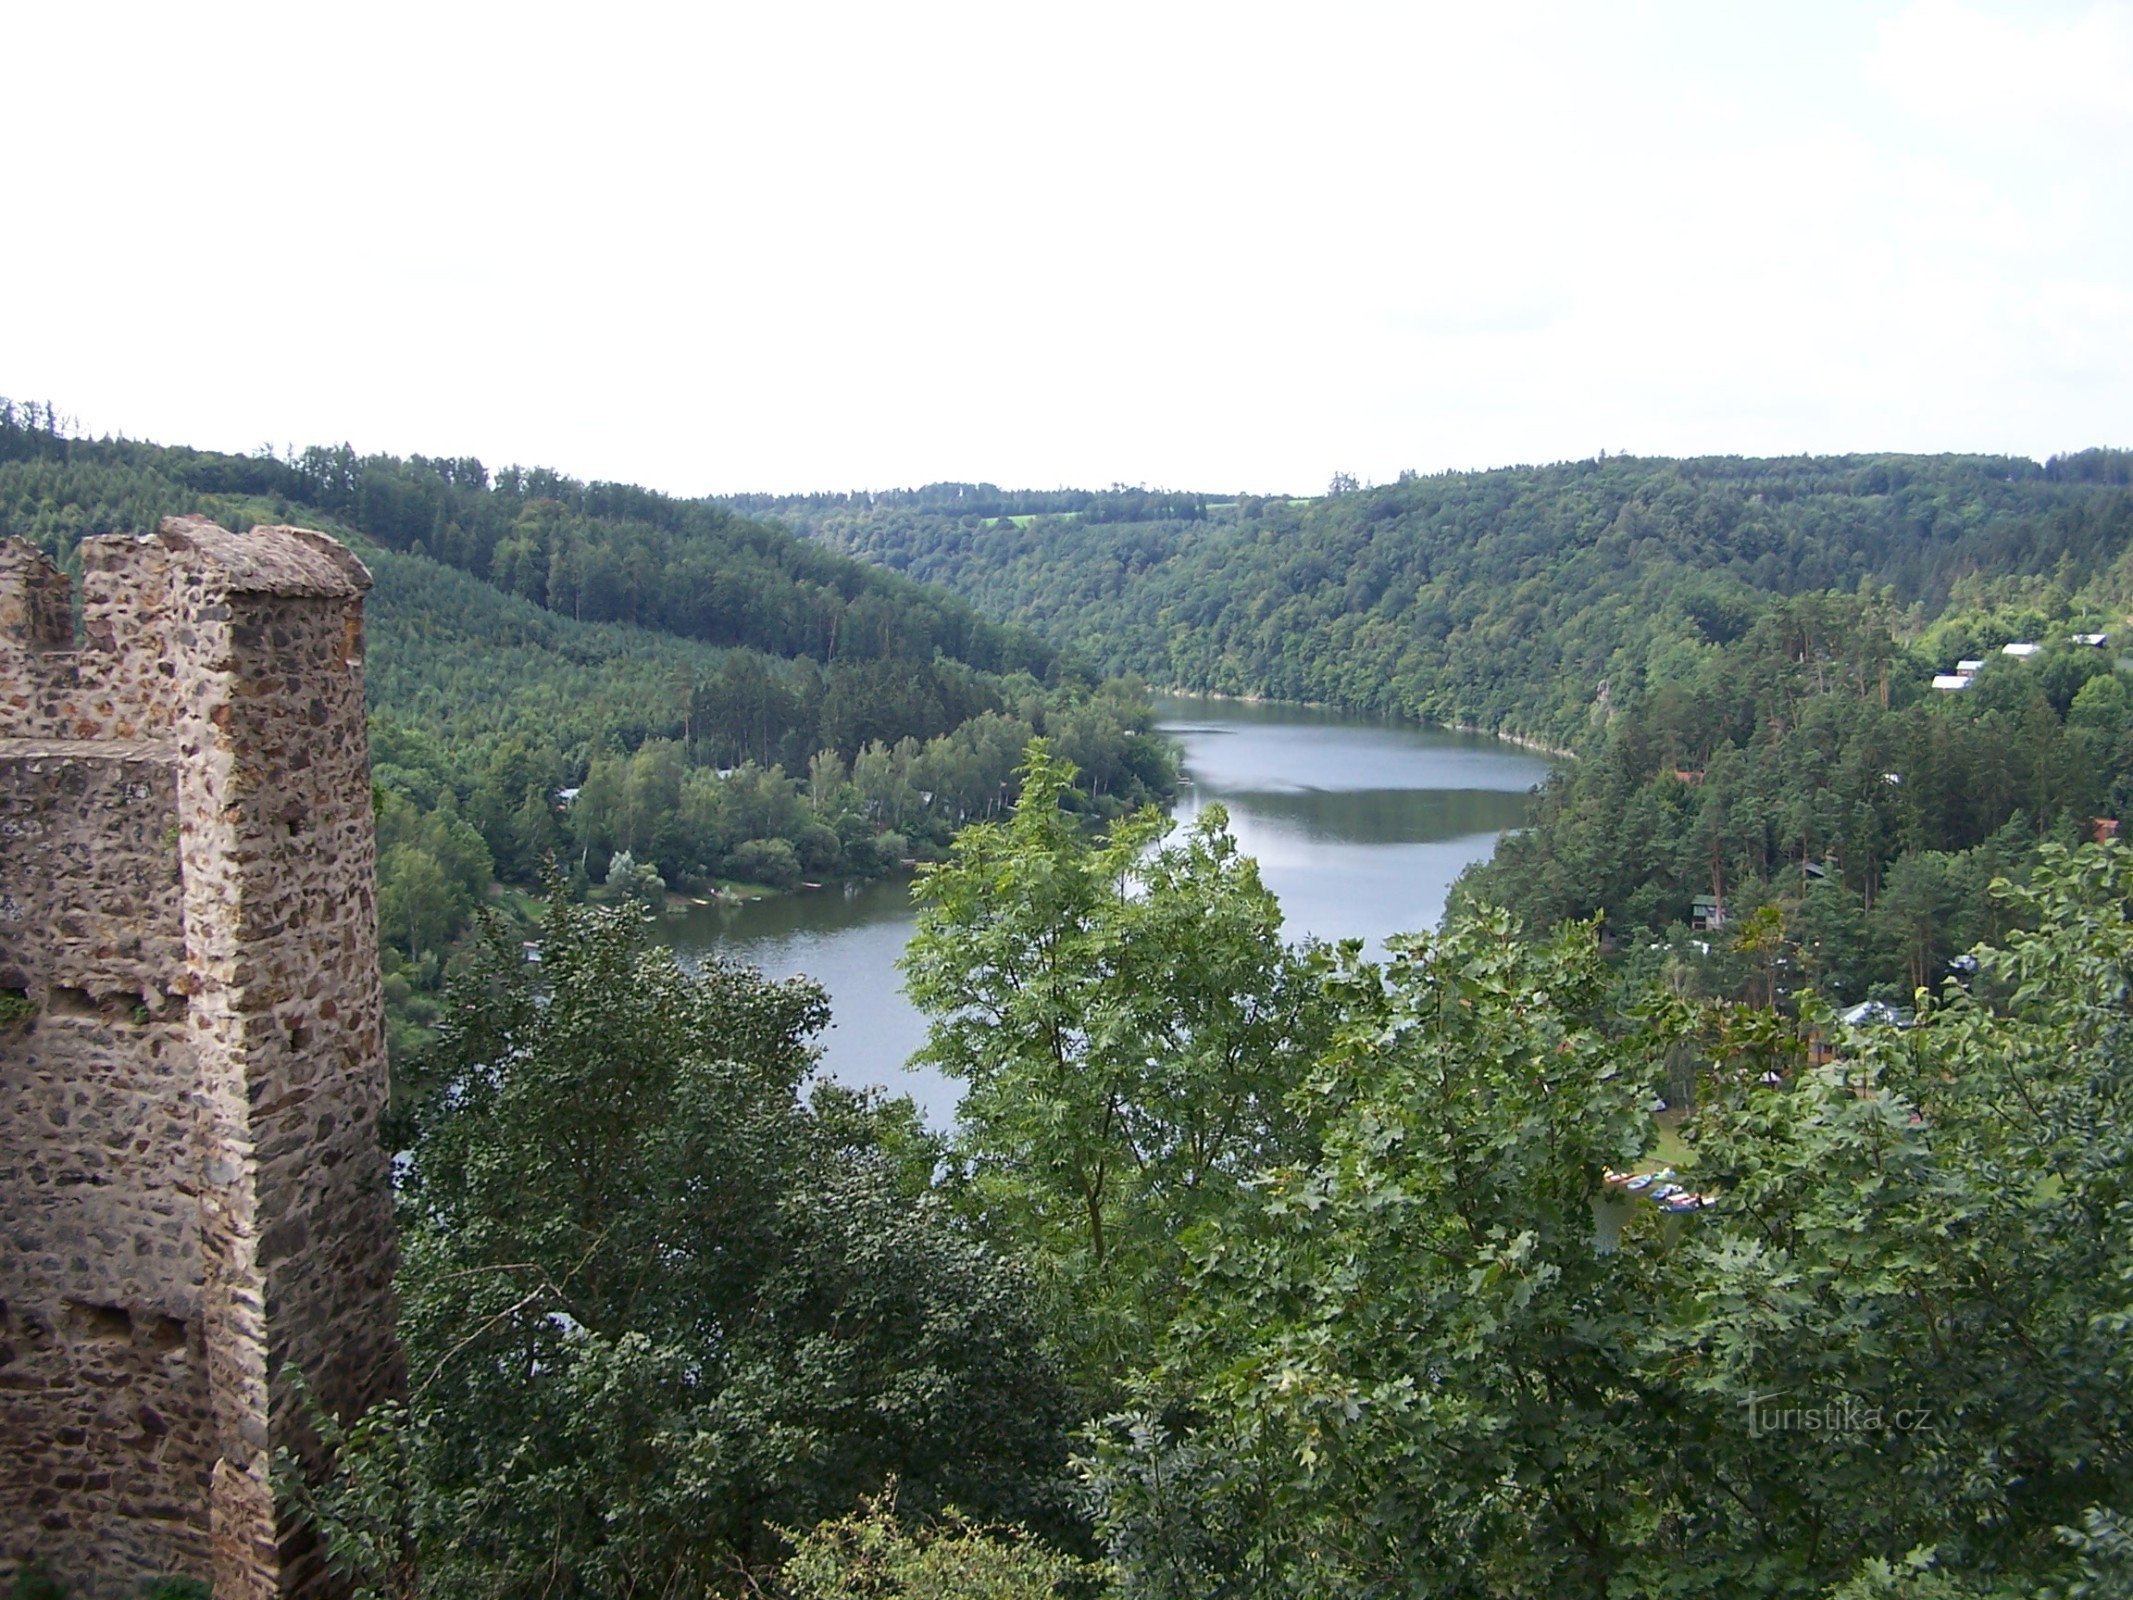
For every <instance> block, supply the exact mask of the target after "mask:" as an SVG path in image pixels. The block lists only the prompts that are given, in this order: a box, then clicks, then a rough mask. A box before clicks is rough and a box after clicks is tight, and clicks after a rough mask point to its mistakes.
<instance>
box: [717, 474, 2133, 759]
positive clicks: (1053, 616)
mask: <svg viewBox="0 0 2133 1600" xmlns="http://www.w3.org/2000/svg"><path fill="white" fill-rule="evenodd" d="M2129 483H2133V452H2125V451H2100V450H2097V451H2087V452H2083V453H2081V454H2078V455H2071V456H2064V457H2059V458H2055V459H2054V460H2052V461H2050V462H2049V463H2046V464H2044V465H2041V466H2040V465H2039V464H2038V463H2036V462H2033V461H2028V460H2023V459H2017V458H2008V457H1976V456H1844V457H1822V458H1791V459H1773V460H1745V459H1737V458H1719V459H1708V460H1684V461H1675V460H1657V459H1642V458H1636V457H1617V458H1613V459H1606V460H1598V461H1583V462H1571V463H1566V464H1563V465H1559V466H1551V467H1538V468H1532V467H1520V468H1506V469H1503V470H1499V471H1491V472H1476V473H1447V474H1442V475H1438V476H1433V477H1413V476H1410V477H1404V478H1402V480H1401V481H1399V482H1397V483H1393V484H1386V485H1382V486H1380V487H1377V488H1372V489H1355V490H1350V491H1347V492H1343V493H1338V494H1333V495H1328V496H1326V497H1324V498H1321V499H1315V500H1309V501H1289V500H1279V499H1276V500H1260V499H1250V498H1246V499H1239V500H1233V501H1226V502H1208V501H1206V500H1205V499H1204V497H1174V498H1178V499H1180V500H1182V501H1184V502H1186V503H1187V506H1188V508H1189V509H1190V512H1191V514H1192V517H1193V520H1186V518H1185V516H1182V515H1180V514H1179V510H1178V509H1169V510H1165V511H1163V512H1161V513H1159V515H1160V516H1162V517H1165V518H1167V520H1153V519H1151V520H1142V521H1131V522H1128V521H1111V520H1101V521H1100V520H1096V519H1094V518H1092V517H1090V516H1088V515H1086V514H1077V515H1072V516H1069V515H1064V514H1061V513H1058V512H1054V511H1051V510H1050V509H1049V508H1048V507H1044V506H1040V505H1036V504H1032V506H1031V511H1032V512H1033V513H1038V514H1034V515H1013V514H1012V513H1011V512H1010V511H1008V510H1007V509H1005V508H1006V507H1008V506H1009V505H1010V504H1011V503H1015V502H1014V497H1012V496H1004V495H1002V494H1001V493H1000V492H999V491H996V490H991V489H990V488H989V486H982V485H975V486H973V485H964V486H954V485H945V486H936V487H935V488H934V489H931V490H926V491H917V492H914V493H913V494H912V495H909V496H902V497H897V496H882V497H877V498H876V499H875V500H873V501H872V502H871V503H864V504H862V503H857V502H856V500H855V498H854V497H843V498H842V499H839V498H837V497H814V498H813V499H795V500H787V501H777V502H769V501H754V502H750V503H751V505H753V506H754V507H755V508H756V509H758V510H760V511H762V512H765V513H768V514H775V515H777V516H780V517H782V518H784V519H785V520H787V521H789V522H790V523H791V524H792V525H793V526H795V527H797V528H799V529H801V530H802V531H804V532H807V533H809V534H810V535H812V536H813V537H815V538H817V539H818V540H820V541H822V542H825V543H828V544H832V545H834V546H835V547H837V548H839V549H842V550H846V551H849V552H851V553H853V554H855V555H860V556H864V557H865V558H866V559H868V560H869V561H873V562H876V563H878V564H880V565H882V566H885V567H889V568H892V569H894V570H896V571H898V572H902V573H906V574H908V575H910V576H912V577H915V578H919V579H922V580H924V581H927V582H933V583H940V584H943V585H946V586H948V587H950V588H952V589H955V590H956V591H958V592H959V593H962V594H964V595H967V596H969V597H970V598H971V599H973V600H975V601H976V602H978V604H979V605H981V606H982V607H983V608H984V609H985V610H986V611H987V612H988V613H990V614H991V615H994V616H998V617H1002V618H1013V619H1016V620H1019V621H1024V622H1027V623H1029V624H1030V625H1032V626H1033V627H1036V628H1038V629H1039V630H1041V631H1043V632H1044V633H1045V634H1046V636H1047V637H1048V638H1050V639H1051V640H1052V641H1053V642H1054V643H1055V644H1059V645H1062V646H1068V647H1072V648H1075V649H1078V650H1080V651H1082V652H1083V653H1085V654H1086V655H1087V656H1088V657H1089V659H1091V660H1092V661H1095V662H1097V663H1099V664H1101V665H1102V666H1104V667H1105V668H1106V669H1107V670H1111V671H1132V672H1137V673H1139V674H1141V675H1143V676H1145V677H1146V678H1147V679H1149V681H1151V682H1154V683H1159V684H1166V685H1174V686H1176V687H1178V688H1182V689H1188V690H1195V691H1212V692H1217V693H1225V694H1252V695H1264V696H1269V697H1273V698H1279V699H1291V700H1315V701H1322V702H1325V703H1328V704H1332V705H1337V706H1342V707H1345V708H1348V709H1351V710H1359V711H1374V712H1382V713H1388V714H1393V715H1399V716H1408V717H1414V718H1419V719H1422V720H1426V721H1431V722H1438V723H1447V724H1458V725H1474V726H1479V727H1483V728H1488V729H1494V730H1500V731H1505V732H1512V733H1517V734H1521V735H1525V736H1528V737H1533V738H1538V739H1541V740H1544V741H1547V742H1550V743H1554V744H1560V745H1573V744H1576V743H1577V742H1578V741H1580V740H1581V739H1582V738H1584V737H1585V735H1586V734H1587V733H1588V732H1589V731H1590V729H1591V727H1592V726H1593V724H1594V721H1595V719H1596V717H1601V716H1604V713H1605V711H1606V709H1607V708H1608V707H1610V706H1612V705H1619V704H1621V703H1622V702H1623V701H1624V700H1625V699H1626V698H1628V697H1630V696H1633V695H1634V694H1636V693H1637V692H1638V690H1639V689H1640V688H1641V686H1642V685H1643V683H1644V682H1645V681H1646V680H1647V679H1648V678H1649V677H1651V676H1653V675H1654V674H1655V673H1657V674H1660V675H1663V674H1664V672H1665V670H1666V668H1665V663H1666V660H1667V658H1668V655H1669V653H1670V652H1673V651H1676V650H1679V649H1681V648H1683V647H1691V648H1693V647H1696V646H1700V645H1703V644H1709V643H1724V642H1726V641H1727V640H1729V639H1732V638H1734V637H1737V636H1738V635H1739V634H1740V633H1742V632H1743V631H1744V630H1745V629H1746V628H1747V626H1748V625H1749V623H1750V622H1751V621H1752V619H1753V617H1754V616H1755V614H1756V613H1757V611H1758V609H1759V606H1760V603H1761V601H1762V600H1763V599H1764V598H1766V597H1769V596H1775V595H1788V594H1798V593H1805V592H1809V591H1817V590H1841V591H1844V592H1847V593H1851V592H1857V591H1859V590H1860V589H1861V588H1862V586H1865V587H1869V588H1873V589H1876V590H1882V589H1885V590H1886V591H1887V592H1888V594H1889V596H1890V598H1891V599H1892V601H1893V603H1894V605H1895V607H1896V608H1897V610H1898V612H1899V623H1900V625H1901V626H1903V627H1905V628H1908V629H1913V630H1915V629H1916V628H1918V627H1922V626H1923V625H1924V623H1925V622H1927V621H1930V620H1931V619H1932V618H1934V617H1937V616H1938V615H1939V614H1940V613H1941V612H1942V611H1943V610H1945V609H1947V608H1948V607H1949V606H1950V604H1951V603H1957V604H1961V605H1964V606H1966V607H1969V608H1970V609H1973V610H1976V609H1979V608H1985V609H1989V608H1990V607H1991V606H1992V605H1994V604H1996V603H2000V602H2007V601H2019V602H2020V603H2021V604H2022V605H2023V606H2024V607H2026V608H2027V609H2029V610H2031V611H2037V610H2042V611H2045V612H2050V611H2051V610H2052V609H2053V608H2054V607H2055V606H2056V607H2058V608H2060V609H2061V610H2062V611H2063V609H2064V607H2065V604H2066V602H2067V600H2068V598H2069V597H2070V596H2071V595H2072V594H2073V593H2074V592H2075V591H2077V590H2079V589H2081V588H2082V587H2083V586H2084V585H2092V584H2095V583H2097V582H2098V581H2099V580H2103V579H2109V580H2111V581H2112V582H2114V583H2117V582H2119V581H2120V580H2122V579H2123V576H2124V574H2123V573H2122V572H2121V571H2120V569H2119V564H2120V562H2121V559H2122V558H2123V556H2124V554H2125V551H2126V549H2127V546H2128V543H2129V541H2133V492H2129V489H2128V484H2129ZM953 490H967V491H968V498H969V500H970V501H971V502H972V504H971V505H970V507H969V508H968V509H957V506H956V501H955V498H954V495H953V494H952V493H950V491H953ZM995 506H998V507H1001V508H1002V509H999V510H995V509H994V507H995ZM2022 626H2024V624H2022V623H2021V622H2019V621H2015V620H2009V621H2008V623H2007V625H2006V627H2005V629H2004V630H2003V631H2002V633H2001V636H2000V637H1999V638H1991V639H1986V640H1983V641H1981V642H1985V643H1991V644H1997V643H2000V642H2002V639H2004V638H2014V637H2020V636H2022V635H2021V633H2020V632H2019V631H2018V630H2019V629H2020V628H2021V627H2022ZM1949 664H1951V665H1952V660H1951V662H1950V663H1949Z"/></svg>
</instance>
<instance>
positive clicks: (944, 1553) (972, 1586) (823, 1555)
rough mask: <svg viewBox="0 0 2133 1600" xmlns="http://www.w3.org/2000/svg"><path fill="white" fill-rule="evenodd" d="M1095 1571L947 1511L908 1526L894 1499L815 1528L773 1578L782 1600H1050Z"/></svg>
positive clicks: (1077, 1587)
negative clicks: (899, 1513)
mask: <svg viewBox="0 0 2133 1600" xmlns="http://www.w3.org/2000/svg"><path fill="white" fill-rule="evenodd" d="M1096 1573H1097V1569H1096V1568H1094V1567H1092V1566H1091V1565H1089V1564H1088V1563H1086V1562H1082V1561H1078V1560H1076V1559H1074V1558H1073V1557H1071V1556H1068V1555H1065V1554H1063V1553H1062V1552H1060V1551H1057V1550H1053V1549H1048V1548H1047V1547H1045V1546H1044V1545H1042V1544H1040V1543H1038V1542H1037V1541H1036V1540H1033V1539H1032V1538H1030V1537H1029V1535H1028V1534H1027V1533H1026V1532H1025V1531H1024V1530H1022V1529H1020V1528H1000V1527H983V1526H980V1525H978V1524H976V1523H973V1522H971V1521H970V1520H968V1519H967V1518H965V1517H963V1516H961V1515H960V1514H958V1513H956V1512H954V1511H949V1512H946V1513H944V1514H943V1515H942V1517H941V1518H940V1520H939V1521H937V1522H933V1523H919V1524H917V1525H916V1526H911V1527H907V1526H905V1524H904V1523H903V1522H902V1521H900V1520H899V1519H898V1517H897V1515H896V1507H895V1504H894V1499H893V1496H891V1495H883V1496H882V1497H880V1498H878V1499H874V1500H869V1501H866V1502H864V1503H862V1505H861V1507H860V1509H859V1510H858V1511H855V1512H853V1513H852V1514H851V1515H849V1516H845V1517H839V1518H837V1519H836V1520H835V1521H830V1522H823V1523H820V1524H818V1525H817V1526H816V1527H815V1528H814V1529H813V1530H812V1531H810V1532H809V1533H808V1534H807V1535H806V1536H805V1537H804V1538H802V1539H800V1540H799V1542H798V1544H797V1545H796V1546H795V1548H794V1550H793V1553H792V1557H791V1559H790V1560H788V1561H787V1562H786V1563H785V1566H784V1569H783V1570H782V1571H781V1572H780V1573H779V1574H778V1586H777V1591H776V1592H777V1593H778V1594H779V1595H780V1596H782V1597H785V1600H1054V1597H1064V1596H1067V1595H1071V1594H1079V1593H1083V1592H1085V1591H1086V1589H1087V1588H1088V1586H1089V1583H1090V1580H1091V1579H1092V1578H1094V1577H1095V1576H1096Z"/></svg>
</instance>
